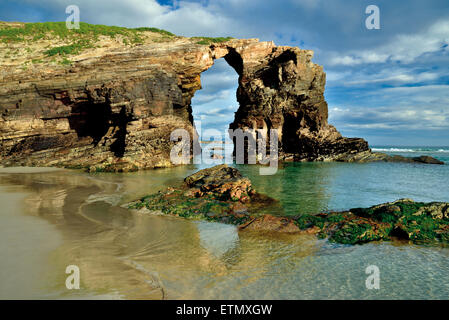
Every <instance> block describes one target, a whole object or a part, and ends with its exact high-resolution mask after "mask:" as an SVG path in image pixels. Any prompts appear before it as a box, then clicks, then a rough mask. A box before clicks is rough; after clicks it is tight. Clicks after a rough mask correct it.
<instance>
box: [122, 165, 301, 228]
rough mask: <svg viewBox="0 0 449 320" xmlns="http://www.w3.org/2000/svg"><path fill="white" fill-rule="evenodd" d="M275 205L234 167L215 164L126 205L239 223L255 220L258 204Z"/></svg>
mask: <svg viewBox="0 0 449 320" xmlns="http://www.w3.org/2000/svg"><path fill="white" fill-rule="evenodd" d="M276 204H277V201H276V200H274V199H272V198H270V197H267V196H265V195H262V194H259V193H257V192H256V191H255V190H254V189H253V188H252V185H251V181H250V180H249V179H248V178H245V177H243V176H242V174H241V173H240V172H239V171H238V170H237V169H234V168H231V167H229V166H227V165H218V166H215V167H212V168H208V169H204V170H201V171H198V172H196V173H194V174H192V175H190V176H188V177H187V178H185V179H184V183H183V184H182V185H180V186H179V187H176V188H168V189H166V190H164V191H160V192H159V193H156V194H153V195H149V196H146V197H143V198H142V199H140V200H139V201H135V202H133V203H131V204H130V205H129V208H131V209H142V208H145V209H147V210H149V211H153V212H154V211H158V212H162V213H163V214H170V215H176V216H179V217H184V218H189V219H202V220H208V221H217V222H222V223H228V224H234V225H242V224H245V223H247V222H249V221H251V220H253V219H255V217H256V216H257V211H258V209H260V208H261V207H267V206H274V205H276ZM298 231H299V230H298Z"/></svg>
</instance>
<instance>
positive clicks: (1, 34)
mask: <svg viewBox="0 0 449 320" xmlns="http://www.w3.org/2000/svg"><path fill="white" fill-rule="evenodd" d="M142 32H153V33H159V34H161V35H163V36H169V37H174V36H175V35H174V34H173V33H171V32H169V31H166V30H161V29H158V28H149V27H141V28H125V27H116V26H105V25H100V24H89V23H85V22H80V28H79V29H67V27H66V23H65V22H43V23H39V22H37V23H24V24H23V25H20V26H12V25H9V24H0V38H1V41H2V42H14V41H25V40H29V38H31V40H35V41H36V40H39V39H42V38H44V37H46V36H53V37H54V36H57V37H59V38H60V39H66V38H70V37H79V36H81V37H82V36H89V37H90V38H91V39H92V40H94V39H98V36H100V35H102V36H109V37H111V38H114V37H116V36H117V35H122V36H124V37H126V38H131V39H132V38H135V37H136V36H138V35H139V34H140V33H142Z"/></svg>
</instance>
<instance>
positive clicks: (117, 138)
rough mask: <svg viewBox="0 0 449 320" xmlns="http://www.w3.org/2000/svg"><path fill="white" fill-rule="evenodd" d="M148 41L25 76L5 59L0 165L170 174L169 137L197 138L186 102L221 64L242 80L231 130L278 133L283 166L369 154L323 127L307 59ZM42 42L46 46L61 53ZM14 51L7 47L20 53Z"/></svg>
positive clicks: (291, 53)
mask: <svg viewBox="0 0 449 320" xmlns="http://www.w3.org/2000/svg"><path fill="white" fill-rule="evenodd" d="M16 27H17V26H16ZM19 27H20V24H19ZM144 34H147V35H150V36H147V38H148V39H150V40H145V41H143V42H142V43H139V44H138V45H135V46H127V45H125V44H123V43H122V42H119V41H115V40H108V41H106V40H104V39H103V40H101V38H100V41H99V42H98V45H97V46H95V47H93V48H91V49H88V50H87V51H83V52H80V53H76V54H74V55H73V56H71V57H70V61H71V62H70V64H68V65H60V64H54V63H41V62H36V63H33V64H31V65H30V64H27V65H26V66H27V67H26V68H25V67H23V61H21V60H20V57H17V58H15V59H9V60H5V61H7V62H5V63H2V65H1V67H0V75H1V78H0V114H1V117H0V163H1V164H2V165H32V166H64V167H79V168H81V167H83V168H90V170H93V171H129V170H137V169H141V168H142V169H144V168H154V167H166V166H171V165H172V163H171V162H170V157H169V154H170V150H171V148H172V146H173V145H174V142H172V141H170V133H171V132H172V131H173V130H174V129H176V128H183V129H186V130H188V131H189V132H191V138H193V137H194V136H195V130H194V128H193V119H192V107H191V99H192V97H193V95H194V93H195V91H196V90H198V89H200V88H201V81H200V75H201V73H202V72H203V71H205V70H207V69H208V68H210V67H211V66H212V65H213V63H214V60H215V59H219V58H224V59H225V60H226V61H227V62H228V63H229V64H230V65H231V66H232V67H233V68H234V69H235V71H236V72H237V73H238V74H239V87H238V92H237V98H238V101H239V103H240V107H239V109H238V111H237V113H236V115H235V119H234V122H233V123H232V124H231V128H233V129H237V128H242V129H261V130H262V132H264V133H265V134H266V133H267V132H269V130H270V129H274V130H276V131H277V132H278V137H279V146H280V148H279V150H280V158H281V159H292V160H335V159H337V158H341V157H343V156H344V157H350V156H351V155H355V154H358V153H360V152H363V151H369V147H368V144H367V142H366V141H365V140H363V139H358V138H344V137H342V136H341V135H340V133H339V132H338V131H337V130H336V129H335V128H334V127H333V126H331V125H329V124H328V123H327V118H328V110H327V103H326V101H325V99H324V95H323V93H324V86H325V73H324V72H323V68H322V67H321V66H318V65H316V64H314V63H313V62H312V56H313V52H312V51H310V50H302V49H299V48H295V47H283V46H276V45H275V44H274V43H273V42H259V41H258V40H257V39H248V40H237V39H230V40H227V41H221V42H217V43H207V44H205V42H204V41H198V39H195V38H183V37H170V38H169V39H165V38H157V39H156V40H157V41H156V40H154V39H152V37H151V35H152V33H151V32H150V31H148V32H146V33H144ZM161 39H162V40H161ZM36 41H37V42H36V43H37V44H36V45H39V43H40V42H39V41H41V40H36ZM43 41H44V40H42V41H41V42H42V47H56V46H57V45H60V44H61V43H58V41H56V42H55V41H54V42H49V43H47V42H43ZM46 41H48V40H46ZM61 41H62V40H61ZM61 41H59V42H61ZM2 45H3V46H5V44H2ZM20 45H21V44H8V47H7V48H9V49H10V50H18V51H20V50H21V48H20ZM14 46H16V47H17V48H16V47H14ZM5 52H6V51H5ZM20 52H21V51H20ZM36 58H40V57H36ZM36 60H39V59H36ZM33 61H34V60H33Z"/></svg>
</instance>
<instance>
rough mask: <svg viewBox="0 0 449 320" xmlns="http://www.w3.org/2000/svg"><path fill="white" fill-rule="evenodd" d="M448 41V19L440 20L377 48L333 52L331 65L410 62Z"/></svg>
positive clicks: (440, 48)
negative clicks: (418, 31) (343, 53)
mask: <svg viewBox="0 0 449 320" xmlns="http://www.w3.org/2000/svg"><path fill="white" fill-rule="evenodd" d="M448 43H449V20H447V19H445V20H440V21H437V22H435V23H434V24H433V25H431V26H430V27H429V28H428V29H427V30H426V31H424V32H421V33H416V34H399V35H397V36H396V37H395V38H394V39H393V40H392V41H391V42H389V43H387V44H384V45H382V46H379V47H377V48H372V49H367V50H357V51H354V52H350V53H349V54H346V55H343V56H340V55H338V54H336V53H334V56H333V57H332V58H330V59H329V63H330V64H331V65H347V66H354V65H360V64H365V63H384V62H387V61H388V60H392V61H399V62H402V63H411V62H413V61H414V60H415V59H416V58H418V57H419V56H421V55H423V54H425V53H431V52H436V51H439V50H442V48H443V46H444V45H447V44H448Z"/></svg>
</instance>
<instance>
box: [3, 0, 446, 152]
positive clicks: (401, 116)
mask: <svg viewBox="0 0 449 320" xmlns="http://www.w3.org/2000/svg"><path fill="white" fill-rule="evenodd" d="M70 4H75V5H78V6H79V8H80V11H81V20H82V21H85V22H89V23H96V24H109V25H119V26H127V27H138V26H154V27H159V28H163V29H166V30H169V31H172V32H173V33H176V34H179V35H184V36H194V35H195V36H198V35H202V36H232V37H236V38H259V39H261V40H274V41H275V43H276V44H277V45H290V46H298V47H300V48H305V49H312V50H314V51H315V56H314V61H315V62H316V63H319V64H321V65H323V66H324V69H325V71H326V73H327V80H328V81H327V85H326V99H327V101H328V103H329V115H330V119H329V120H330V123H332V124H334V125H335V126H336V127H337V128H338V129H339V130H340V131H341V132H342V133H343V134H344V135H347V136H359V137H363V138H365V139H367V140H368V141H369V142H370V144H371V145H373V146H375V145H433V146H448V145H449V46H448V44H449V1H448V0H427V1H422V0H408V1H402V0H370V1H365V0H326V1H325V0H277V1H271V0H265V1H262V0H197V1H195V0H187V1H156V0H128V1H122V0H97V1H92V0H78V1H76V0H68V1H66V0H38V1H37V0H35V1H31V0H13V1H10V0H1V2H0V20H4V21H26V22H43V21H64V20H65V19H66V14H65V8H66V6H68V5H70ZM371 4H374V5H377V6H378V7H379V8H380V27H381V28H380V30H368V29H367V28H366V27H365V20H366V18H367V17H368V15H367V14H366V13H365V9H366V7H367V6H368V5H371ZM202 83H203V90H201V91H198V92H197V94H196V95H195V97H194V100H193V109H194V116H195V117H196V119H197V120H198V119H202V127H203V128H208V127H212V128H217V129H220V130H224V129H225V128H226V126H227V125H228V124H229V123H230V122H231V121H232V119H233V113H234V112H235V111H236V110H237V107H238V106H237V102H236V100H235V91H236V88H237V75H236V74H235V72H234V70H233V69H232V68H231V67H229V66H228V65H227V64H226V63H225V62H224V61H220V60H219V61H217V62H216V64H215V65H214V67H212V68H211V69H210V70H208V71H206V72H205V73H204V74H203V77H202Z"/></svg>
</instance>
